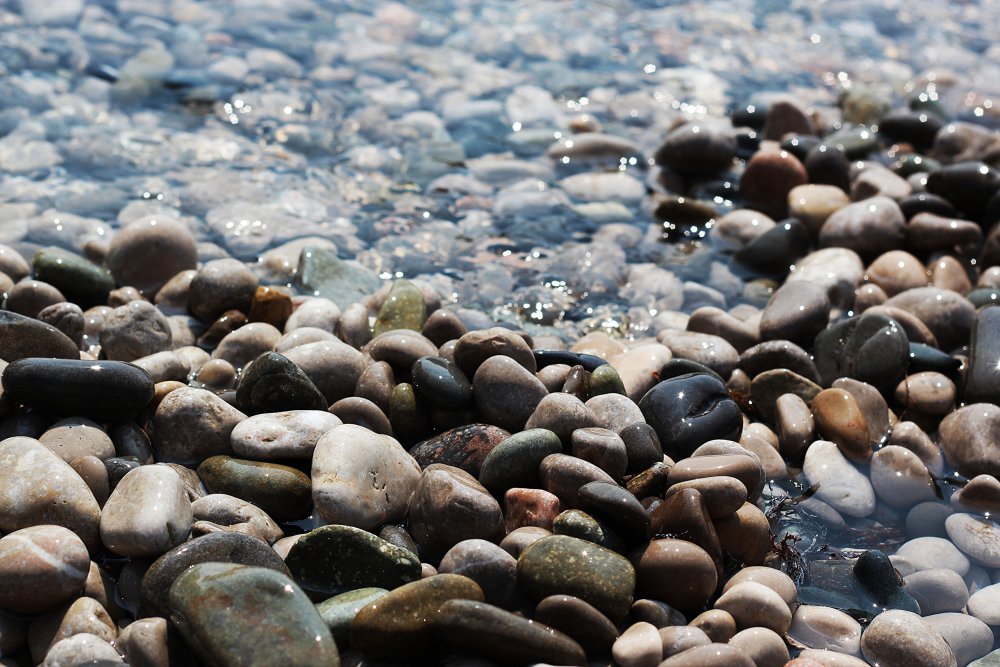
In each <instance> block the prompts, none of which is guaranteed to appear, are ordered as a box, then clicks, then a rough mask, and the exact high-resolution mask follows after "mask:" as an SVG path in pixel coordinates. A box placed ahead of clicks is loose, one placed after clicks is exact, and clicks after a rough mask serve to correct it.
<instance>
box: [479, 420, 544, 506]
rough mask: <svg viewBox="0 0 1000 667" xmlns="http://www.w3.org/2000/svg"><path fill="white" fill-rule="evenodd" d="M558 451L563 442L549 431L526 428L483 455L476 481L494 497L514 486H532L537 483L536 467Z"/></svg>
mask: <svg viewBox="0 0 1000 667" xmlns="http://www.w3.org/2000/svg"><path fill="white" fill-rule="evenodd" d="M560 452H562V443H561V442H560V441H559V437H558V436H557V435H556V434H555V433H553V432H552V431H549V430H546V429H529V430H526V431H521V432H520V433H515V434H513V435H511V436H509V437H507V438H505V439H503V440H501V441H500V442H499V443H497V445H496V446H495V447H494V448H493V449H491V450H490V452H489V453H488V454H487V455H486V458H485V459H484V460H483V463H482V468H481V469H480V473H479V482H480V483H481V484H482V485H483V486H485V487H486V488H487V489H489V490H490V491H491V492H492V493H494V494H497V495H499V494H500V493H503V492H504V491H506V490H507V489H510V488H513V487H528V488H530V487H534V486H536V485H538V484H539V483H540V481H539V477H538V466H539V465H540V464H541V462H542V460H543V459H544V458H545V457H546V456H548V455H550V454H558V453H560Z"/></svg>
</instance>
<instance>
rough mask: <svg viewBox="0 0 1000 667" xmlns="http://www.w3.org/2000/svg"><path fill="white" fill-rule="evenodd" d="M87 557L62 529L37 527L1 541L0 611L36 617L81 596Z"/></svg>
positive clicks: (79, 543) (74, 538)
mask: <svg viewBox="0 0 1000 667" xmlns="http://www.w3.org/2000/svg"><path fill="white" fill-rule="evenodd" d="M89 567H90V557H89V555H88V554H87V547H86V546H85V545H84V543H83V541H82V540H81V539H80V538H79V537H78V536H77V535H76V534H75V533H73V532H72V531H70V530H69V529H67V528H63V527H62V526H55V525H36V526H30V527H27V528H21V529H20V530H14V531H11V532H9V533H7V534H6V535H4V536H3V537H2V538H0V577H2V578H3V580H4V581H5V582H6V585H5V586H4V587H3V590H0V608H3V609H6V610H9V611H13V612H17V613H21V614H37V613H40V612H47V611H51V610H53V609H55V608H56V607H58V606H59V605H61V604H63V603H66V602H69V601H70V600H72V599H73V598H75V597H76V596H78V595H80V594H81V593H82V591H83V588H84V583H85V582H86V580H87V572H88V570H89Z"/></svg>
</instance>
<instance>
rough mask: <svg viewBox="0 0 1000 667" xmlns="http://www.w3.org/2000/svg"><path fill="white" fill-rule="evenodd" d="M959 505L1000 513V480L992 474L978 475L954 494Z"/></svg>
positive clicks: (953, 501) (953, 497)
mask: <svg viewBox="0 0 1000 667" xmlns="http://www.w3.org/2000/svg"><path fill="white" fill-rule="evenodd" d="M952 503H953V504H955V505H956V506H958V507H963V508H968V509H971V510H978V511H982V512H989V513H990V514H994V513H1000V480H997V478H996V477H993V476H992V475H976V476H975V477H973V478H972V479H970V480H969V483H968V484H966V485H965V486H963V487H962V488H961V489H959V490H958V491H957V492H956V493H955V495H953V496H952Z"/></svg>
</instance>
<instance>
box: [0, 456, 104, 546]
mask: <svg viewBox="0 0 1000 667" xmlns="http://www.w3.org/2000/svg"><path fill="white" fill-rule="evenodd" d="M100 519H101V508H100V507H99V506H98V504H97V500H96V499H95V498H94V494H93V492H91V490H90V488H89V487H88V486H87V484H86V482H84V481H83V480H82V479H81V478H80V476H79V475H78V474H77V473H76V471H75V470H73V468H71V467H70V465H69V464H68V463H66V462H65V461H63V460H62V459H61V458H59V456H57V455H56V454H54V453H52V452H51V451H50V450H49V449H48V448H46V447H45V446H44V445H42V444H41V443H40V442H38V441H37V440H35V439H33V438H26V437H21V436H19V437H14V438H7V439H6V440H3V441H0V531H3V532H4V533H12V532H14V531H16V530H19V529H21V528H28V527H31V526H38V525H46V524H54V525H57V526H63V527H65V528H68V529H69V530H71V531H73V532H74V533H76V534H77V535H78V536H79V537H80V538H81V539H82V540H83V543H84V544H86V545H87V548H88V549H89V550H92V551H94V552H96V550H97V549H98V548H99V545H100V537H99V525H100Z"/></svg>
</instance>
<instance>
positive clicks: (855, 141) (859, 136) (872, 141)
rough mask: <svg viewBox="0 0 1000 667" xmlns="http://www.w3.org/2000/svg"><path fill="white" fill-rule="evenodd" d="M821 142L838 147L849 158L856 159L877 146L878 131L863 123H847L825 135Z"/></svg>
mask: <svg viewBox="0 0 1000 667" xmlns="http://www.w3.org/2000/svg"><path fill="white" fill-rule="evenodd" d="M823 144H824V145H826V146H832V147H836V148H840V149H841V150H842V151H844V154H845V155H847V158H848V159H849V160H858V159H861V158H863V157H865V156H866V155H868V154H869V153H871V152H872V151H873V150H875V149H876V148H877V147H878V133H877V132H875V131H874V130H872V129H871V128H868V127H865V126H864V125H847V126H844V127H842V128H840V129H839V130H837V131H836V132H834V133H833V134H830V135H827V136H826V137H825V138H824V139H823Z"/></svg>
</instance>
